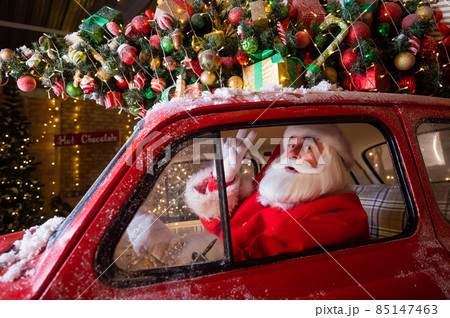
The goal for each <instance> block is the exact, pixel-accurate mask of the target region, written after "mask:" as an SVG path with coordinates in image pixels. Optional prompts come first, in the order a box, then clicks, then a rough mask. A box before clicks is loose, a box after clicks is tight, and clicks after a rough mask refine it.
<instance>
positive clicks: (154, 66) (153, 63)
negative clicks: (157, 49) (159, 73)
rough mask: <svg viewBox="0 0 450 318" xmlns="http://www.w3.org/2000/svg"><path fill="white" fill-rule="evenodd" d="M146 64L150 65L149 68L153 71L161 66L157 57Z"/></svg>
mask: <svg viewBox="0 0 450 318" xmlns="http://www.w3.org/2000/svg"><path fill="white" fill-rule="evenodd" d="M148 64H150V68H151V69H152V71H154V70H156V69H157V68H158V67H160V66H161V60H160V59H159V56H156V57H154V58H150V60H149V61H148Z"/></svg>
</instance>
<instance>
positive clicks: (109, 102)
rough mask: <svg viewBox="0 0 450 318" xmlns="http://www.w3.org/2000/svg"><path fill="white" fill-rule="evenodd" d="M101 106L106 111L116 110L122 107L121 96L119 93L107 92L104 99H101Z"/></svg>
mask: <svg viewBox="0 0 450 318" xmlns="http://www.w3.org/2000/svg"><path fill="white" fill-rule="evenodd" d="M103 104H104V105H105V108H106V109H109V108H117V107H120V106H122V105H123V104H122V96H121V95H120V93H119V92H108V93H106V97H105V98H104V99H103Z"/></svg>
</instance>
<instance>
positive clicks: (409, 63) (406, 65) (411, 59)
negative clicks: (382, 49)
mask: <svg viewBox="0 0 450 318" xmlns="http://www.w3.org/2000/svg"><path fill="white" fill-rule="evenodd" d="M414 63H416V58H415V56H414V54H412V53H411V52H402V53H398V54H397V56H396V57H395V60H394V64H395V67H396V68H397V69H399V70H400V71H407V70H409V69H410V68H411V67H413V66H414Z"/></svg>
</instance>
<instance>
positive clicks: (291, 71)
mask: <svg viewBox="0 0 450 318" xmlns="http://www.w3.org/2000/svg"><path fill="white" fill-rule="evenodd" d="M302 71H303V67H302V65H301V64H300V63H298V62H297V61H295V60H293V59H290V58H285V57H282V56H281V54H280V53H277V54H275V55H272V56H271V57H269V58H265V59H263V60H261V61H259V62H257V63H255V64H253V65H250V66H247V67H245V68H244V69H243V80H244V89H251V90H253V91H258V90H260V89H261V87H263V86H266V85H283V86H286V87H300V86H301V85H302V84H303V78H302V77H301V75H302Z"/></svg>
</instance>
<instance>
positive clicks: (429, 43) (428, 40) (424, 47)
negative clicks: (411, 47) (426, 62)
mask: <svg viewBox="0 0 450 318" xmlns="http://www.w3.org/2000/svg"><path fill="white" fill-rule="evenodd" d="M420 47H421V49H420V51H419V55H420V56H421V57H423V58H426V59H430V58H432V57H433V56H434V54H435V53H436V50H437V48H438V41H437V40H436V39H435V38H433V37H432V36H430V35H425V36H424V38H423V40H422V43H421V46H420Z"/></svg>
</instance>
